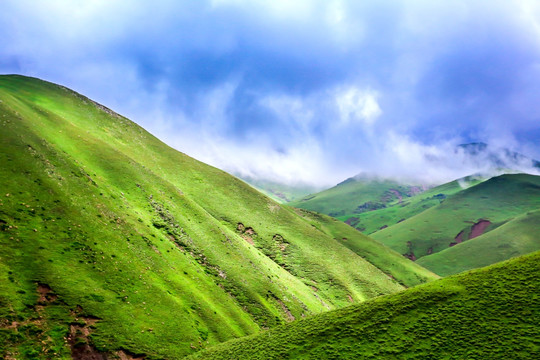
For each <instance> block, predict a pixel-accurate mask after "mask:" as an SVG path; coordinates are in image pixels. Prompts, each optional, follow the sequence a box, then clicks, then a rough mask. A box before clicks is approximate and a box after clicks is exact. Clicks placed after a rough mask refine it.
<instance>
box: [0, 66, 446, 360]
mask: <svg viewBox="0 0 540 360" xmlns="http://www.w3.org/2000/svg"><path fill="white" fill-rule="evenodd" d="M0 164H1V168H0V184H1V187H0V189H1V193H0V357H8V358H9V357H11V358H34V357H37V358H39V357H41V358H67V357H70V356H71V355H73V356H83V355H84V354H87V355H88V354H92V353H107V354H109V355H111V354H112V355H114V354H116V355H118V356H121V355H122V356H123V355H125V354H145V355H146V358H147V359H151V358H163V357H166V358H177V357H180V356H183V355H186V354H189V353H193V352H195V351H198V350H200V349H202V348H205V347H207V346H209V345H213V344H217V343H219V342H223V341H226V340H229V339H231V338H235V337H240V336H244V335H248V334H254V333H256V332H258V331H260V329H265V328H269V327H274V326H276V325H279V324H283V323H285V322H287V321H291V320H293V319H298V318H301V317H304V316H309V315H311V314H316V313H319V312H323V311H326V310H328V309H335V308H340V307H343V306H345V305H348V304H350V303H351V302H360V301H364V300H367V299H370V298H373V297H375V296H378V295H383V294H389V293H394V292H397V291H399V290H402V289H404V287H405V286H413V285H416V284H419V283H422V282H425V281H428V280H432V279H435V278H436V276H435V275H434V274H432V273H431V272H429V271H427V270H425V269H424V268H422V267H420V266H419V265H417V264H414V263H412V262H410V261H409V260H407V259H405V258H403V257H402V256H401V255H399V254H398V253H396V252H394V251H391V250H389V249H386V248H384V247H383V246H381V245H379V244H378V243H376V242H374V241H373V240H371V239H369V238H367V237H365V236H363V235H361V234H360V233H358V232H355V231H351V230H352V229H351V228H349V227H347V226H346V225H345V224H343V223H339V222H337V221H334V220H332V219H329V218H320V217H318V216H316V215H313V214H310V213H307V212H301V211H299V210H295V209H292V208H288V207H281V206H280V205H279V204H278V203H276V202H274V201H273V200H271V199H269V198H267V197H265V196H264V195H262V194H260V193H259V192H257V191H255V190H254V189H253V188H251V187H250V186H248V185H247V184H245V183H244V182H242V181H240V180H238V179H236V178H234V177H232V176H230V175H228V174H226V173H224V172H222V171H220V170H218V169H215V168H212V167H210V166H207V165H205V164H203V163H200V162H198V161H196V160H193V159H192V158H190V157H188V156H186V155H184V154H181V153H179V152H177V151H175V150H173V149H171V148H169V147H168V146H166V145H165V144H163V143H162V142H160V141H159V140H158V139H156V138H155V137H153V136H151V135H150V134H148V133H147V132H146V131H144V130H143V129H142V128H140V127H139V126H137V125H136V124H134V123H133V122H131V121H129V120H127V119H125V118H123V117H121V116H119V115H117V114H115V113H114V112H112V111H111V110H109V109H107V108H105V107H103V106H101V105H99V104H96V103H94V102H92V101H91V100H89V99H88V98H85V97H83V96H81V95H79V94H76V93H74V92H72V91H70V90H68V89H66V88H63V87H61V86H57V85H54V84H50V83H47V82H43V81H40V80H37V79H31V78H26V77H22V76H0ZM297 211H298V212H299V213H300V215H299V214H297Z"/></svg>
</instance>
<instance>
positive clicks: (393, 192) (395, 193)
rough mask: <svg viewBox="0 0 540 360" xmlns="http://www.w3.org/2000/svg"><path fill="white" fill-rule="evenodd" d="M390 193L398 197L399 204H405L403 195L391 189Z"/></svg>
mask: <svg viewBox="0 0 540 360" xmlns="http://www.w3.org/2000/svg"><path fill="white" fill-rule="evenodd" d="M389 191H390V192H391V193H392V194H394V195H396V197H397V198H398V204H401V203H402V202H403V196H402V195H401V193H400V192H399V191H397V190H396V189H390V190H389Z"/></svg>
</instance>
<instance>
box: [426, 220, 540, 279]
mask: <svg viewBox="0 0 540 360" xmlns="http://www.w3.org/2000/svg"><path fill="white" fill-rule="evenodd" d="M539 224H540V210H536V211H531V212H527V213H525V214H523V215H520V216H518V217H516V218H514V219H511V220H510V221H508V222H507V223H505V224H504V225H501V226H500V227H498V228H496V229H494V230H492V231H490V232H487V233H484V234H482V235H480V236H478V237H476V238H474V239H472V240H469V241H465V242H463V243H461V244H458V245H456V246H453V247H450V248H447V249H444V250H442V251H440V252H438V253H436V254H433V255H429V256H424V257H423V258H421V259H419V260H418V263H419V264H420V265H422V266H425V267H427V268H429V269H431V270H433V271H434V272H436V273H437V274H439V275H441V276H447V275H451V274H457V273H459V272H462V271H465V270H470V269H474V268H479V267H483V266H487V265H490V264H494V263H496V262H499V261H503V260H506V259H510V258H512V257H516V256H519V255H523V254H528V253H531V252H533V251H537V250H540V225H539Z"/></svg>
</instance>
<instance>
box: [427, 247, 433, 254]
mask: <svg viewBox="0 0 540 360" xmlns="http://www.w3.org/2000/svg"><path fill="white" fill-rule="evenodd" d="M427 254H428V255H431V254H433V248H432V247H430V248H429V249H427Z"/></svg>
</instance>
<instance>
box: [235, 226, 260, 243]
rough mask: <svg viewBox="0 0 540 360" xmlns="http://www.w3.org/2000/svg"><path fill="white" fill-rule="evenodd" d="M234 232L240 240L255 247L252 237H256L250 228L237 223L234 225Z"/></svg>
mask: <svg viewBox="0 0 540 360" xmlns="http://www.w3.org/2000/svg"><path fill="white" fill-rule="evenodd" d="M236 230H238V232H239V233H240V236H241V237H242V239H244V240H246V241H247V242H248V243H250V244H251V245H255V242H254V241H253V237H254V236H255V235H257V233H256V232H255V230H253V228H252V227H246V226H245V225H244V224H242V223H238V225H236Z"/></svg>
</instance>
